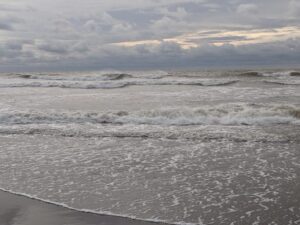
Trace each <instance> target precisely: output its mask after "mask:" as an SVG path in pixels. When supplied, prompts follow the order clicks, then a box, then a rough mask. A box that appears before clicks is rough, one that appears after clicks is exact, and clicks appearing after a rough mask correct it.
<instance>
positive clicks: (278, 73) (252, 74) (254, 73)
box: [238, 71, 300, 77]
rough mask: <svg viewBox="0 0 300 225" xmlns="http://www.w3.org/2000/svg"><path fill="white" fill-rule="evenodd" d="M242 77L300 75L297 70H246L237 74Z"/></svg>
mask: <svg viewBox="0 0 300 225" xmlns="http://www.w3.org/2000/svg"><path fill="white" fill-rule="evenodd" d="M238 75H239V76H242V77H296V76H300V72H297V71H276V72H263V71H248V72H242V73H239V74H238Z"/></svg>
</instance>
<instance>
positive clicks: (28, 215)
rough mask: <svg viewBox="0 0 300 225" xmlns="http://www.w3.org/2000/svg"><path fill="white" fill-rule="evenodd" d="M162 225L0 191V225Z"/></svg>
mask: <svg viewBox="0 0 300 225" xmlns="http://www.w3.org/2000/svg"><path fill="white" fill-rule="evenodd" d="M137 224H139V225H154V224H157V225H162V224H161V223H152V222H145V221H139V220H131V219H127V218H121V217H115V216H106V215H97V214H93V213H84V212H79V211H75V210H70V209H67V208H64V207H60V206H56V205H53V204H49V203H45V202H42V201H38V200H34V199H30V198H27V197H24V196H20V195H15V194H11V193H8V192H4V191H0V225H137Z"/></svg>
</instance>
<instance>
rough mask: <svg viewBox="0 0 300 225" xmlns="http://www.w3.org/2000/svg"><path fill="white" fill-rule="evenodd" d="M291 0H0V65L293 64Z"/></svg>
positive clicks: (298, 53)
mask: <svg viewBox="0 0 300 225" xmlns="http://www.w3.org/2000/svg"><path fill="white" fill-rule="evenodd" d="M299 24H300V4H299V1H297V0H287V1H282V0H260V1H258V0H253V1H251V3H249V1H246V0H226V1H224V0H130V1H129V0H120V1H112V0H110V1H108V0H103V1H98V0H85V1H79V0H65V1H59V0H51V1H50V0H23V1H18V0H0V71H17V70H18V71H19V70H21V71H22V70H78V69H82V70H90V69H105V68H116V69H157V68H185V67H200V68H206V67H243V66H244V67H247V66H297V65H298V63H299V62H298V61H299V58H300V26H299Z"/></svg>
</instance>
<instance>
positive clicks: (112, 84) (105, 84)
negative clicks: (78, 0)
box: [0, 79, 238, 89]
mask: <svg viewBox="0 0 300 225" xmlns="http://www.w3.org/2000/svg"><path fill="white" fill-rule="evenodd" d="M236 82H238V81H237V80H208V79H206V80H205V79H198V80H187V79H179V80H175V79H173V80H172V79H165V80H144V79H136V80H131V81H102V82H69V81H68V82H66V81H63V82H59V81H55V82H48V81H46V82H13V83H4V84H0V88H15V87H42V88H50V87H57V88H74V89H112V88H122V87H126V86H144V85H195V86H225V85H231V84H234V83H236Z"/></svg>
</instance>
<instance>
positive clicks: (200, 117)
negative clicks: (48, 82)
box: [0, 104, 300, 126]
mask: <svg viewBox="0 0 300 225" xmlns="http://www.w3.org/2000/svg"><path fill="white" fill-rule="evenodd" d="M299 122H300V107H297V106H294V105H258V104H227V105H218V106H203V107H201V108H196V109H194V108H192V109H189V108H186V109H167V110H150V111H137V112H127V111H119V112H109V113H98V112H89V113H86V112H85V113H83V112H62V113H58V112H49V113H45V112H34V111H30V112H12V111H5V110H2V111H0V124H3V125H17V124H72V123H73V124H85V123H91V124H115V125H117V124H118V125H122V124H135V125H142V124H145V125H166V126H169V125H175V126H188V125H268V124H299Z"/></svg>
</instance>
